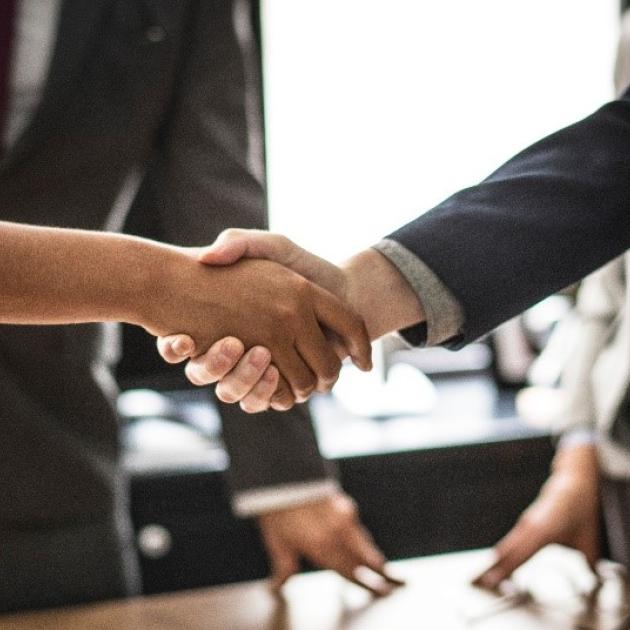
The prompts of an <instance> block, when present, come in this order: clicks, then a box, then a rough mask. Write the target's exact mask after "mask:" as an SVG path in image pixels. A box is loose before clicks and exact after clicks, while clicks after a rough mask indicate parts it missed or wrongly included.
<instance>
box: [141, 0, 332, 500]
mask: <svg viewBox="0 0 630 630" xmlns="http://www.w3.org/2000/svg"><path fill="white" fill-rule="evenodd" d="M196 6H197V8H196V10H195V14H194V15H193V16H191V23H190V27H189V28H190V43H189V48H188V50H187V53H186V56H185V57H184V58H183V59H182V63H181V70H180V76H179V82H178V86H177V88H176V90H175V93H174V94H173V99H172V105H171V110H170V112H169V113H168V116H167V117H166V119H165V124H164V131H163V137H162V138H160V139H159V141H158V147H157V150H156V160H155V163H154V164H153V166H152V168H151V171H150V172H149V173H148V174H147V176H146V177H145V181H144V183H143V185H142V188H141V190H140V193H139V195H138V198H137V200H136V208H134V211H133V212H134V213H135V214H138V213H140V214H142V216H143V217H146V220H148V221H153V222H154V223H155V224H156V225H157V229H156V234H155V235H156V236H157V237H159V238H161V239H163V240H166V241H168V242H172V243H176V244H180V245H190V246H193V245H195V246H196V245H204V244H208V243H211V242H212V241H213V240H214V239H215V238H216V236H217V235H218V234H219V233H220V232H221V231H222V230H224V229H226V228H228V227H241V228H257V229H266V228H267V227H268V225H267V213H266V204H265V191H264V181H263V180H262V177H263V168H262V152H261V144H262V140H261V137H262V136H261V133H262V132H261V130H262V112H261V108H260V106H259V102H258V101H257V99H258V97H259V83H258V81H257V49H256V47H255V46H254V41H253V39H252V31H251V25H250V24H249V23H248V19H249V15H248V7H249V3H248V2H244V1H243V0H238V1H235V2H200V3H197V5H196ZM219 410H220V414H221V417H222V421H223V434H224V440H225V443H226V447H227V449H228V452H229V455H230V460H231V465H230V472H229V482H230V487H231V488H232V490H233V491H234V492H236V493H242V492H247V491H251V490H253V489H257V488H262V487H273V488H275V487H277V486H286V485H287V484H297V483H300V484H301V483H304V482H309V483H311V482H314V481H318V480H320V481H326V480H328V479H329V477H330V471H329V467H328V465H327V464H326V462H325V461H324V460H323V459H322V457H321V455H320V453H319V450H318V445H317V440H316V436H315V432H314V429H313V426H312V423H311V418H310V416H309V414H308V411H307V409H306V408H304V407H296V409H295V410H294V411H291V412H286V413H277V412H267V413H263V414H256V415H253V416H252V415H248V414H246V413H244V412H243V411H241V409H240V408H239V407H238V405H224V404H223V403H219Z"/></svg>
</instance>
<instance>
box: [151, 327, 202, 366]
mask: <svg viewBox="0 0 630 630" xmlns="http://www.w3.org/2000/svg"><path fill="white" fill-rule="evenodd" d="M157 349H158V352H159V353H160V355H161V357H162V358H163V359H164V360H165V361H166V362H167V363H181V362H182V361H185V360H186V359H188V358H189V357H191V356H193V355H194V353H195V342H194V341H193V339H192V337H189V336H188V335H184V334H180V335H168V336H166V337H158V339H157Z"/></svg>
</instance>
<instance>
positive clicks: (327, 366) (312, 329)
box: [295, 317, 341, 393]
mask: <svg viewBox="0 0 630 630" xmlns="http://www.w3.org/2000/svg"><path fill="white" fill-rule="evenodd" d="M295 345H296V348H297V350H298V352H299V353H300V356H301V357H302V358H303V359H304V361H305V363H306V364H307V365H308V366H309V368H310V369H311V370H312V371H313V373H314V374H315V376H316V377H317V385H316V387H315V389H316V390H317V391H318V392H322V393H323V392H328V391H330V389H331V388H332V386H333V385H334V384H335V383H336V382H337V378H339V370H340V369H341V361H340V359H339V357H338V356H337V355H336V354H335V351H334V349H333V347H332V345H331V343H330V342H329V341H328V340H327V339H326V337H324V333H323V332H322V330H321V328H320V327H319V324H318V323H317V321H316V320H315V318H314V317H313V318H312V320H311V321H310V325H308V326H305V327H304V328H303V329H302V332H301V333H300V334H298V337H297V340H296V343H295Z"/></svg>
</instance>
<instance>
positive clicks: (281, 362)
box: [273, 345, 317, 402]
mask: <svg viewBox="0 0 630 630" xmlns="http://www.w3.org/2000/svg"><path fill="white" fill-rule="evenodd" d="M273 359H274V363H275V364H276V367H277V368H278V369H279V370H280V374H282V375H283V376H284V378H285V379H286V380H287V383H288V384H289V387H290V388H291V392H292V394H293V396H295V401H296V402H304V401H305V400H308V397H309V396H310V395H311V394H312V393H313V392H314V391H315V387H316V386H317V378H316V377H315V375H314V374H313V372H311V370H310V369H309V367H308V366H307V365H306V363H305V362H304V360H303V359H302V357H301V356H300V355H299V353H298V351H297V348H296V347H295V346H293V345H291V346H287V347H284V348H282V347H281V348H279V349H278V350H277V351H275V353H274V357H273Z"/></svg>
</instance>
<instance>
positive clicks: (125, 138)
mask: <svg viewBox="0 0 630 630" xmlns="http://www.w3.org/2000/svg"><path fill="white" fill-rule="evenodd" d="M257 73H258V56H257V49H256V46H255V45H254V37H253V31H252V24H251V12H250V6H249V4H248V2H247V1H246V0H233V1H232V0H221V1H219V2H198V1H196V0H185V1H182V2H176V3H168V2H149V1H148V0H132V1H125V2H123V1H119V0H94V1H92V2H87V3H86V2H82V1H80V0H47V1H46V2H41V1H40V0H7V1H5V2H2V3H0V140H1V142H0V154H1V157H0V221H4V222H8V223H11V222H13V223H18V224H30V225H46V226H51V227H58V228H79V229H83V230H106V231H111V232H118V231H121V230H123V229H126V230H140V229H141V230H146V232H147V233H148V234H147V233H145V235H149V236H154V237H156V238H158V239H159V240H161V241H165V242H169V243H174V244H176V245H178V246H198V245H202V244H204V243H208V242H211V241H212V240H213V239H214V238H215V237H216V235H217V234H218V233H219V232H220V231H221V230H222V229H224V228H225V227H227V226H231V225H238V226H241V227H250V228H265V227H266V225H267V218H266V211H265V201H264V200H265V195H264V186H263V184H264V181H263V162H262V150H261V147H262V135H261V128H262V124H261V113H260V112H261V108H260V107H259V103H258V102H257V98H258V75H257ZM6 253H7V252H6V251H5V252H4V255H5V256H6ZM74 262H76V261H74ZM89 264H97V262H96V261H89ZM48 271H50V269H49V270H48ZM136 271H137V270H136V269H134V268H130V269H129V275H130V276H133V274H134V273H135V272H136ZM59 278H61V276H59ZM181 288H183V287H181ZM191 288H192V285H191ZM158 295H160V293H159V292H158ZM156 297H157V296H156ZM164 297H165V299H166V297H167V296H164ZM191 297H192V296H191ZM197 297H198V296H197ZM167 310H168V309H165V311H164V313H166V311H167ZM5 321H8V320H5ZM167 331H168V332H179V331H174V330H169V327H168V326H165V327H164V328H162V327H159V328H155V329H154V332H155V333H159V332H167ZM183 332H192V330H191V331H185V330H184V331H183ZM206 341H207V340H206ZM206 341H203V342H202V344H205V343H206ZM203 347H204V346H203V345H202V346H201V348H203ZM220 348H221V349H222V350H223V351H226V352H227V353H228V355H229V356H234V354H237V355H239V356H240V355H242V351H243V350H245V348H243V347H241V346H240V345H239V343H235V344H234V343H230V340H228V341H227V342H226V343H225V344H221V345H220ZM247 350H251V351H249V352H247V354H246V355H244V356H245V361H246V362H249V363H250V364H251V365H252V366H260V365H261V364H263V365H265V364H267V363H268V361H269V355H268V354H267V353H266V352H264V351H263V352H262V356H261V355H259V354H258V353H257V352H256V351H255V349H250V348H247ZM230 353H231V354H230ZM118 354H119V351H118V341H117V332H116V329H115V327H114V326H113V325H112V324H108V325H97V324H81V325H73V326H26V325H17V326H16V325H13V326H12V325H2V326H0V397H1V399H2V405H1V406H0V424H1V426H2V434H3V438H2V456H1V457H0V495H1V496H2V502H1V507H0V539H1V541H2V554H0V610H2V611H8V610H16V609H24V608H36V607H44V606H53V605H61V604H71V603H77V602H81V601H87V600H95V599H103V598H112V597H119V596H125V595H130V594H134V593H138V592H139V591H140V589H141V585H140V575H139V570H138V563H137V558H136V555H135V554H136V551H135V542H134V536H133V528H132V523H131V520H130V515H129V505H128V503H129V492H128V483H127V479H126V475H125V472H124V470H122V468H121V466H120V461H119V453H120V445H119V435H118V428H119V426H118V418H117V416H116V413H115V411H114V405H113V402H114V398H115V396H116V394H117V386H116V383H115V381H114V380H113V378H112V368H113V367H114V366H115V364H116V362H117V360H118ZM328 356H329V357H330V355H328ZM286 376H287V378H288V379H289V380H291V378H292V377H291V375H290V374H289V373H287V374H286ZM329 376H330V375H329ZM294 378H295V379H297V380H299V381H300V382H301V384H298V383H297V382H296V381H295V380H294V382H293V385H294V386H296V385H299V386H297V387H295V391H293V392H292V393H291V396H294V395H297V396H298V398H300V397H303V395H304V394H306V393H308V392H309V391H312V390H313V389H314V388H315V387H317V385H318V384H317V379H316V377H315V374H313V373H312V372H311V370H310V369H309V370H305V369H302V370H300V371H299V373H298V372H296V373H295V374H294ZM276 404H277V406H278V407H279V408H285V407H286V405H285V404H283V401H282V399H280V400H279V401H276ZM220 412H221V415H222V420H223V431H224V439H225V442H226V444H227V447H228V450H229V454H230V459H231V467H230V473H229V481H230V486H231V489H232V492H233V505H234V509H235V510H236V512H237V513H238V514H240V515H242V516H258V517H262V516H263V515H264V517H265V519H263V520H260V521H259V522H260V525H261V528H262V530H263V534H264V535H265V538H266V540H273V545H270V546H269V552H270V558H271V563H272V566H273V567H274V569H275V572H276V575H278V574H280V573H281V575H282V576H284V577H286V576H287V575H288V574H290V573H291V572H293V570H294V566H296V565H297V559H299V558H300V557H302V556H303V555H306V556H308V557H311V558H314V559H315V561H316V562H319V563H320V564H321V565H323V566H325V567H331V568H337V567H338V568H340V570H343V572H344V574H345V575H347V576H348V577H350V578H353V576H354V570H355V568H357V567H359V566H365V565H370V566H372V567H375V568H377V569H378V570H379V571H381V572H382V569H383V566H384V558H383V557H382V554H380V552H379V551H378V549H377V548H376V547H375V545H374V543H373V541H372V540H371V539H370V537H369V535H368V534H367V532H366V531H365V529H364V528H363V527H362V525H361V523H360V521H359V518H358V515H357V511H356V508H355V506H354V505H353V503H352V501H351V499H349V498H348V497H347V496H346V495H345V494H344V493H343V491H342V490H341V487H340V485H339V483H338V482H337V480H336V478H335V476H334V474H332V472H331V470H330V466H329V465H328V464H327V463H326V462H325V461H324V460H323V459H322V457H321V455H320V454H319V451H318V447H317V442H316V438H315V434H314V431H313V428H312V426H311V421H310V417H309V416H308V413H307V410H306V409H305V408H304V407H303V406H302V407H298V408H296V409H295V410H293V411H291V412H290V413H289V414H287V415H286V416H282V415H281V414H278V413H276V412H269V413H267V414H265V415H262V416H261V417H260V419H259V420H258V421H257V422H255V423H252V422H250V421H249V419H248V418H246V417H245V414H243V413H242V412H241V411H240V410H239V409H238V408H236V409H232V408H230V409H226V408H225V407H221V410H220ZM271 517H273V518H271ZM304 531H309V532H310V533H311V534H312V540H316V541H317V544H314V543H313V542H312V540H311V541H308V540H305V539H304V538H303V537H302V536H301V533H302V532H304ZM315 556H316V557H315ZM287 557H289V558H291V560H292V563H293V564H292V565H291V567H290V568H288V563H287V560H286V559H287ZM42 558H46V561H45V562H42V561H41V559H42ZM340 558H343V559H344V561H343V566H342V564H341V563H340V561H339V559H340ZM208 561H209V562H211V561H212V559H211V558H209V559H208ZM375 590H377V591H378V592H382V590H387V581H386V580H385V579H384V578H383V579H381V581H379V582H377V583H376V586H375Z"/></svg>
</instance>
